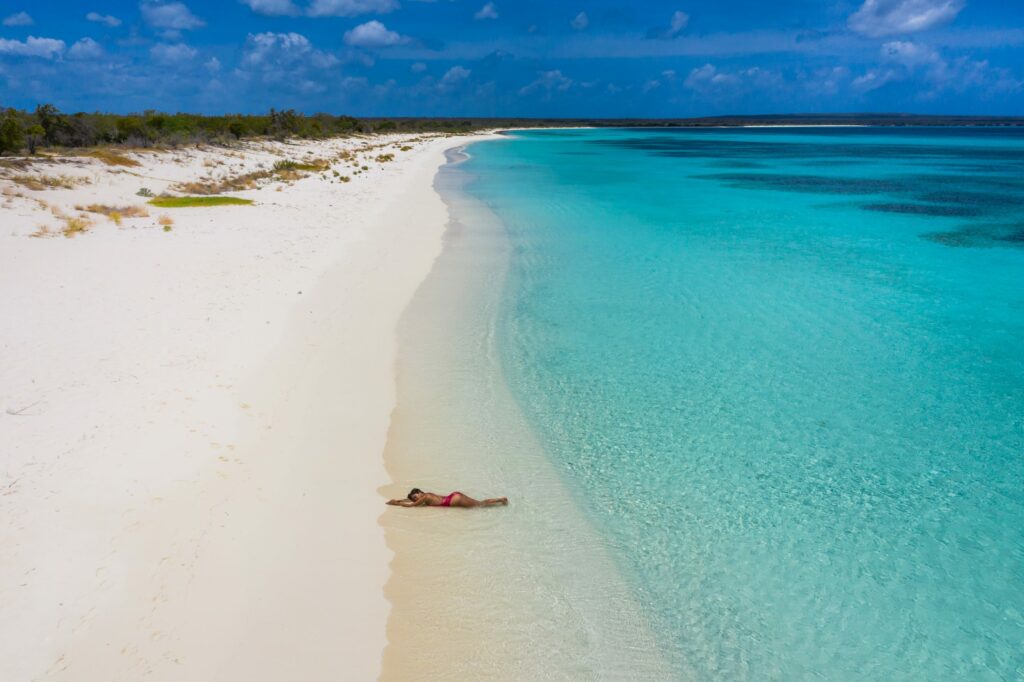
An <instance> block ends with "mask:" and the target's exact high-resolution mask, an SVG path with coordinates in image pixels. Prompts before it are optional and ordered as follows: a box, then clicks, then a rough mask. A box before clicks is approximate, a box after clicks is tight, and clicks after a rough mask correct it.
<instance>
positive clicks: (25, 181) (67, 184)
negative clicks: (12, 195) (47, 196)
mask: <svg viewBox="0 0 1024 682" xmlns="http://www.w3.org/2000/svg"><path fill="white" fill-rule="evenodd" d="M11 181H12V182H16V183H18V184H19V185H21V186H22V187H24V188H26V189H30V190H32V191H33V192H40V191H42V190H44V189H74V187H75V186H77V185H85V184H88V182H89V181H88V180H87V179H86V178H73V177H70V176H68V175H15V176H13V177H12V178H11Z"/></svg>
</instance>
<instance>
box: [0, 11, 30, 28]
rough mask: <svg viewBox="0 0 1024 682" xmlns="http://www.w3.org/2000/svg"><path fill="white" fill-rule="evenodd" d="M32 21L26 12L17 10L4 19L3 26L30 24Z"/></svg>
mask: <svg viewBox="0 0 1024 682" xmlns="http://www.w3.org/2000/svg"><path fill="white" fill-rule="evenodd" d="M34 23H35V22H34V21H32V17H31V16H29V14H28V12H18V13H17V14H12V15H11V16H9V17H7V18H6V19H4V26H31V25H32V24H34Z"/></svg>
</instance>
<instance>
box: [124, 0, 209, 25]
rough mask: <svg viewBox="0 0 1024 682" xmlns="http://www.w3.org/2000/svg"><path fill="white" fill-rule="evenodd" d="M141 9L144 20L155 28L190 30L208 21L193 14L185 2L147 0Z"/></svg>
mask: <svg viewBox="0 0 1024 682" xmlns="http://www.w3.org/2000/svg"><path fill="white" fill-rule="evenodd" d="M140 9H141V10H142V19H143V21H145V22H146V23H147V24H149V25H150V26H152V27H153V28H160V29H165V30H168V31H190V30H192V29H195V28H202V27H203V26H205V25H206V22H204V21H203V20H202V19H200V18H199V17H197V16H196V15H194V14H192V10H190V9H189V8H188V6H186V5H185V3H183V2H168V3H164V2H157V1H156V0H146V1H145V2H143V3H142V5H141V6H140Z"/></svg>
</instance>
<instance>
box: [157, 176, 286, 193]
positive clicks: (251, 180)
mask: <svg viewBox="0 0 1024 682" xmlns="http://www.w3.org/2000/svg"><path fill="white" fill-rule="evenodd" d="M271 175H272V174H271V173H270V171H256V172H254V173H245V174H244V175H236V176H234V177H231V178H221V179H219V180H214V179H212V178H209V179H206V180H202V181H199V182H179V183H178V184H176V185H175V186H174V189H175V190H177V191H179V192H185V193H186V194H203V195H209V194H221V193H223V192H240V191H242V190H246V189H259V183H260V181H261V180H266V179H268V178H270V177H271Z"/></svg>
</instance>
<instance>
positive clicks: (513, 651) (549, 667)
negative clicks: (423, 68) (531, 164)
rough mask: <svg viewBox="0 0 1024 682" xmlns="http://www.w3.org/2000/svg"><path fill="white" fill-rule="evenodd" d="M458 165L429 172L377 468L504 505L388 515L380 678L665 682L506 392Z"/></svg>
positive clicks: (482, 225) (503, 258)
mask: <svg viewBox="0 0 1024 682" xmlns="http://www.w3.org/2000/svg"><path fill="white" fill-rule="evenodd" d="M499 143H500V142H499ZM464 158H465V156H464V154H463V152H462V150H460V149H456V150H452V151H451V152H449V165H447V166H445V168H444V169H442V171H441V172H440V173H439V175H438V178H437V180H436V186H437V188H438V191H439V192H440V193H441V194H442V196H443V197H444V198H445V201H446V203H447V204H448V206H449V211H450V216H451V220H450V222H449V226H448V231H447V233H446V236H445V246H444V249H443V252H442V254H441V256H440V257H439V259H438V261H437V262H436V263H435V266H434V269H433V271H432V272H431V274H430V276H429V277H428V279H427V280H426V281H425V282H424V284H423V285H422V286H421V288H420V290H419V291H418V292H417V294H416V296H415V297H414V300H413V301H412V302H411V303H410V305H409V307H408V309H407V310H406V312H405V314H404V316H403V320H402V322H401V327H400V353H399V361H398V368H399V371H398V377H399V381H398V405H397V407H396V410H395V413H394V415H393V417H392V425H391V430H390V433H389V438H388V445H387V450H386V452H385V462H386V465H387V467H388V470H389V472H390V473H391V474H392V476H393V477H394V480H395V482H396V487H395V491H396V494H400V493H399V491H402V490H404V489H406V488H409V487H413V486H418V487H421V488H424V489H428V490H436V491H444V492H447V491H449V490H453V489H460V490H463V491H465V492H467V493H469V494H472V495H474V496H477V497H483V496H490V495H507V496H508V497H509V498H510V500H511V504H510V506H509V507H508V508H503V509H492V510H486V511H481V512H469V513H462V512H454V513H452V512H450V511H444V510H432V509H428V510H417V511H416V512H415V513H409V512H403V511H397V510H396V511H394V512H392V513H389V514H388V515H386V516H385V518H384V520H383V522H382V523H383V525H384V526H385V529H386V535H387V539H388V543H389V545H390V546H391V547H392V548H393V549H394V551H395V559H394V561H393V564H392V575H391V578H390V580H389V583H388V585H387V589H386V593H387V596H388V598H389V600H390V601H391V602H392V614H391V617H390V619H389V626H388V638H389V645H388V648H387V649H386V651H385V654H384V659H383V674H382V679H396V680H397V679H408V678H409V677H411V676H413V675H415V676H416V677H418V678H426V679H448V678H450V676H451V674H452V673H453V672H456V671H457V672H459V673H460V674H462V675H465V676H467V677H469V678H470V679H481V678H484V677H486V678H488V679H498V680H522V679H536V680H560V679H582V680H604V679H625V678H629V677H638V678H640V679H669V678H671V677H673V676H674V675H675V674H676V672H675V671H673V669H672V668H671V667H669V666H668V665H667V663H666V661H665V660H664V658H663V657H662V656H661V654H660V652H659V649H658V647H657V645H656V642H655V639H654V637H653V635H652V633H651V632H650V631H649V628H648V624H647V621H646V619H645V618H644V617H643V615H642V614H641V612H640V607H639V604H638V603H637V602H636V600H635V599H634V598H633V595H632V592H631V590H630V588H629V586H628V584H627V582H626V581H625V580H624V579H623V578H622V576H621V575H620V574H619V573H618V570H617V568H616V566H615V564H614V562H613V561H612V559H611V558H610V557H609V556H608V554H607V549H606V547H605V546H604V544H603V539H602V538H601V537H600V536H599V535H598V534H597V533H596V532H595V531H594V529H593V528H592V527H591V526H590V524H589V522H588V521H587V520H586V519H585V517H584V516H583V515H582V514H581V513H580V511H579V508H578V505H577V503H576V502H575V501H574V500H573V499H572V498H571V496H570V494H569V493H568V491H567V489H566V488H565V486H564V485H563V483H562V480H561V477H560V476H559V474H558V473H557V472H556V471H555V470H554V468H553V467H552V466H551V464H550V461H549V459H548V458H547V456H546V455H545V454H544V452H543V450H542V449H541V447H540V445H539V443H538V442H537V440H536V438H535V435H534V433H533V432H532V431H531V430H530V429H529V428H528V427H527V426H526V424H525V423H524V421H523V418H522V414H521V411H520V410H519V408H518V406H517V405H516V404H515V402H514V401H513V400H512V398H511V395H510V394H509V393H508V389H507V386H506V384H505V381H504V378H503V375H502V370H501V363H500V358H499V355H500V353H499V351H498V348H497V344H498V339H497V324H498V312H497V309H498V307H499V305H500V301H501V297H502V294H503V291H504V287H505V273H506V269H507V267H508V261H509V257H510V252H509V245H508V241H507V237H506V235H505V234H504V231H503V229H502V227H501V225H500V223H499V222H498V221H496V220H495V218H494V216H493V215H492V214H490V213H489V211H488V209H487V207H486V206H484V205H483V204H481V203H480V202H477V201H475V200H474V199H473V198H472V197H471V196H469V195H467V194H466V193H465V192H464V187H465V184H466V183H467V182H469V181H470V180H471V177H470V176H469V175H468V174H466V173H464V172H462V171H461V170H460V168H461V166H460V165H459V164H460V162H461V161H462V160H464ZM424 623H426V624H428V625H426V626H424Z"/></svg>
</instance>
